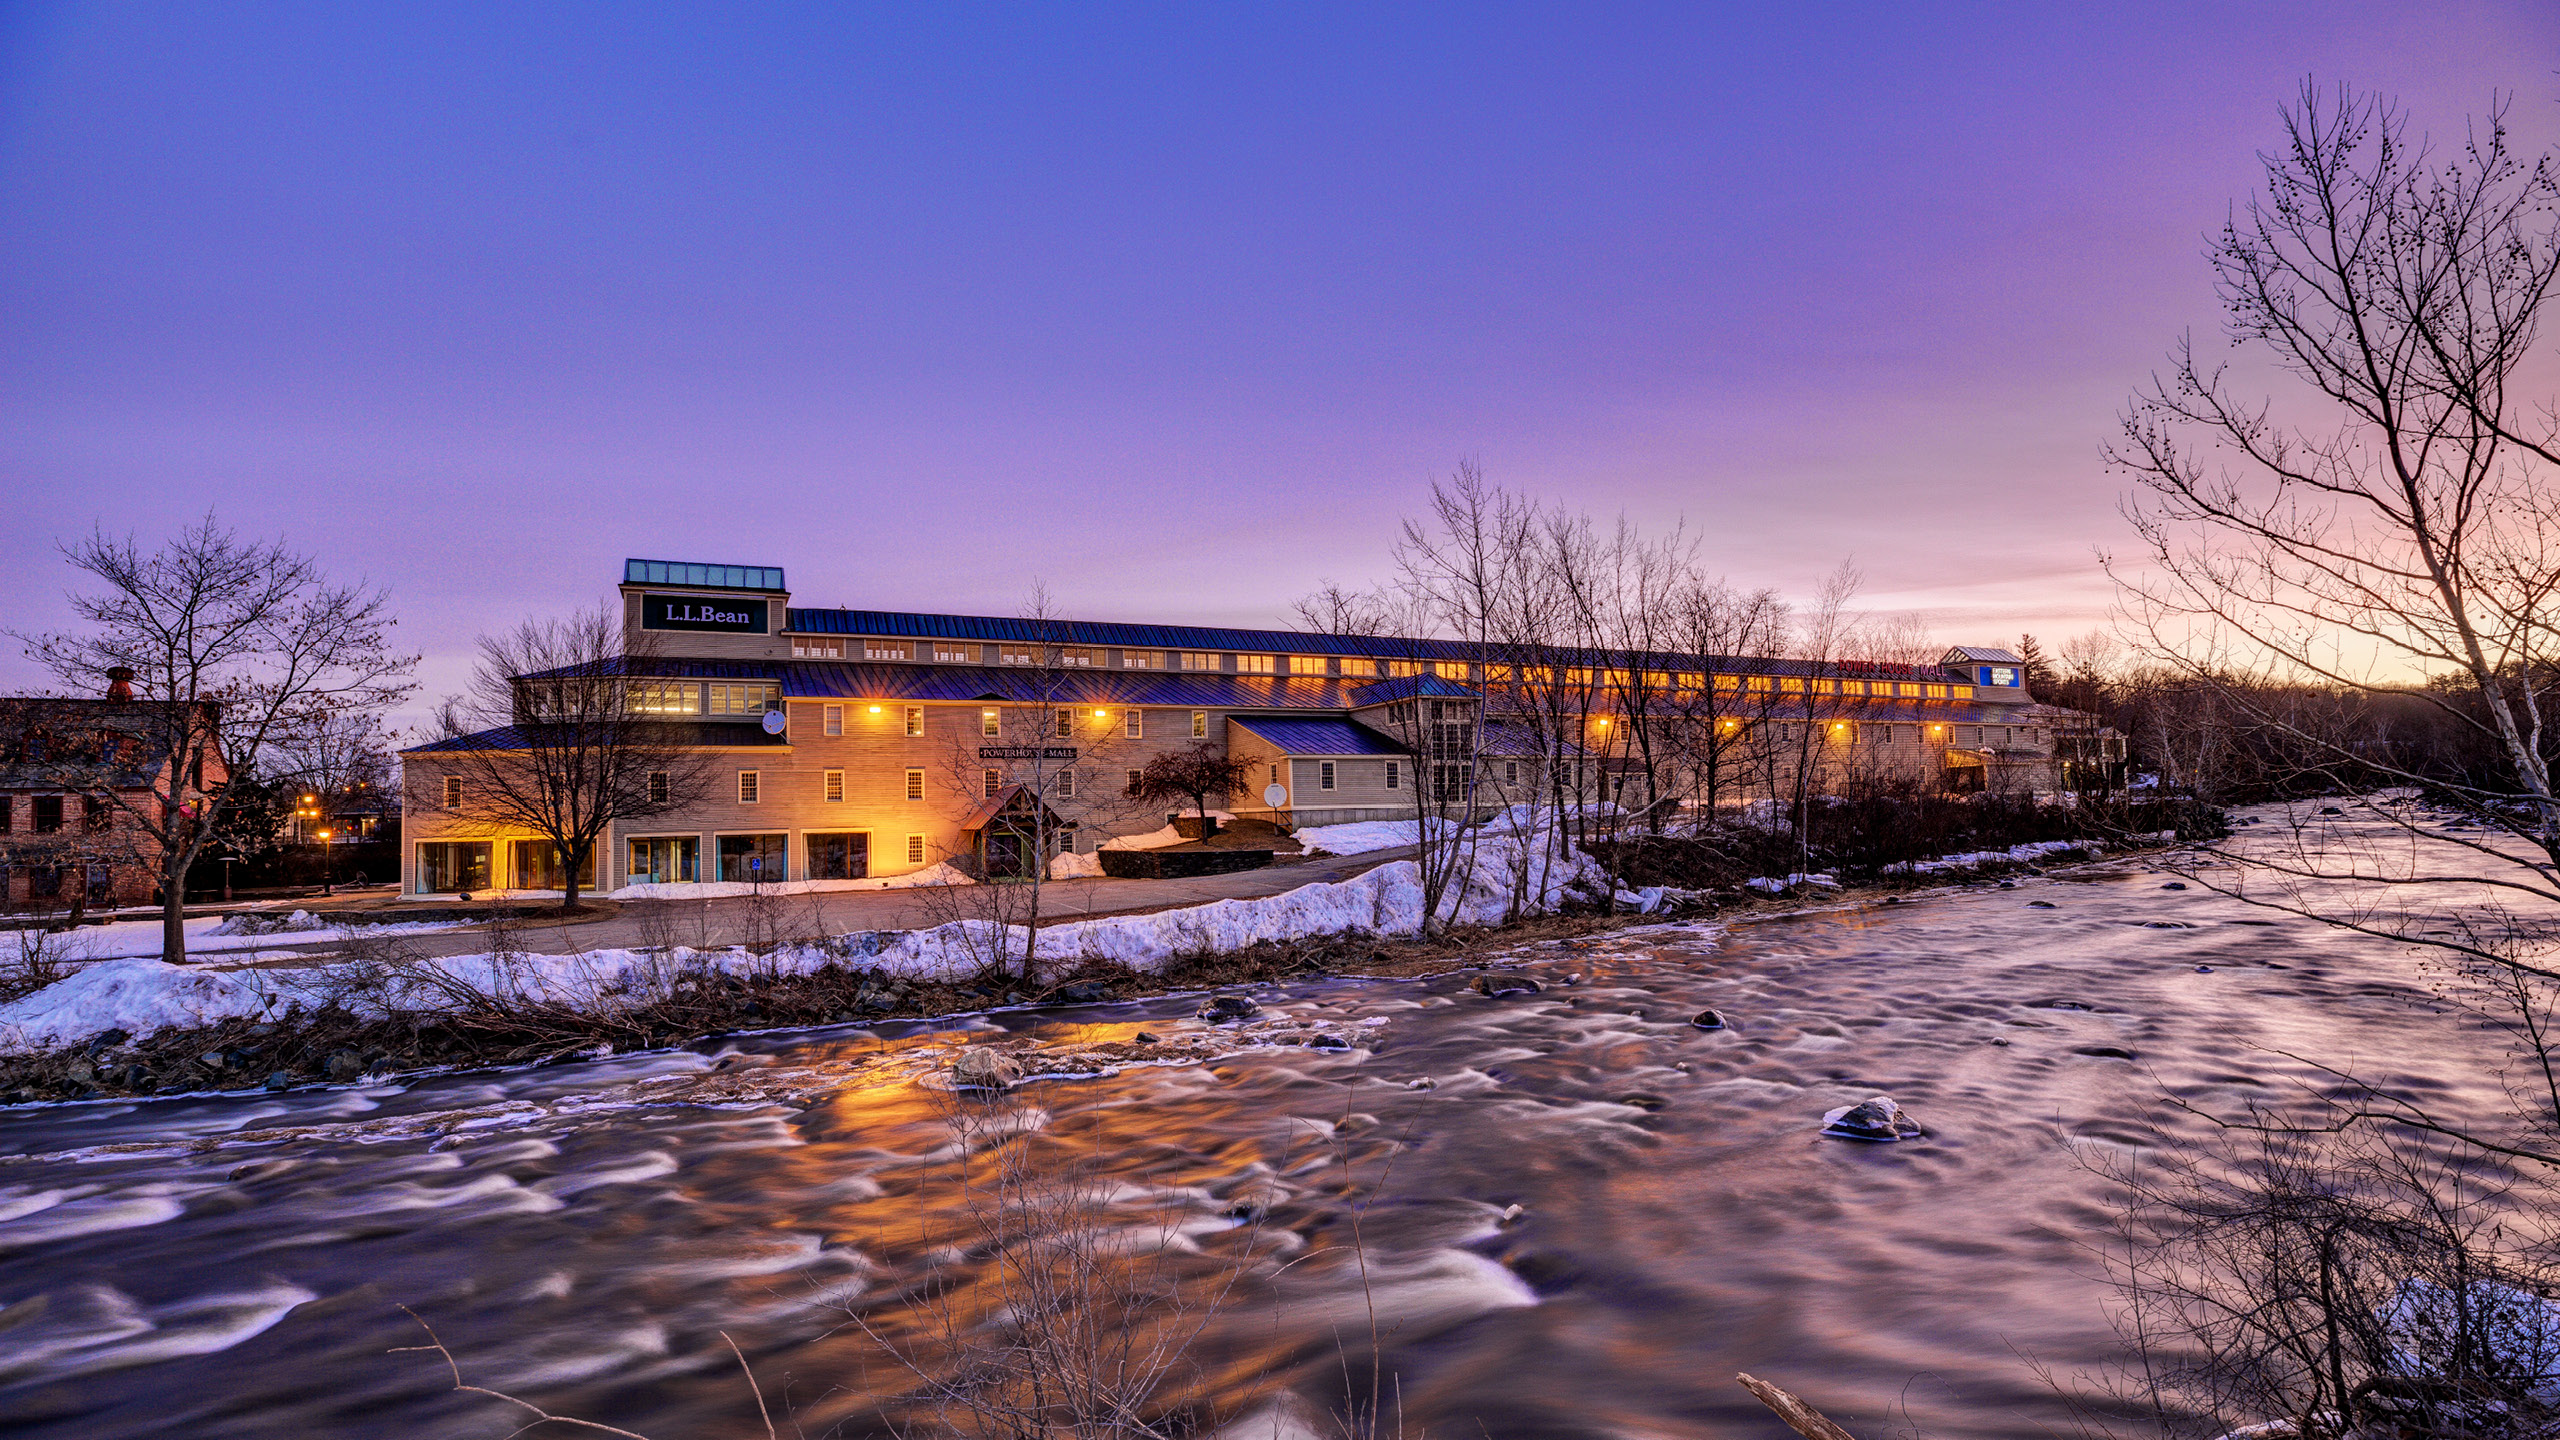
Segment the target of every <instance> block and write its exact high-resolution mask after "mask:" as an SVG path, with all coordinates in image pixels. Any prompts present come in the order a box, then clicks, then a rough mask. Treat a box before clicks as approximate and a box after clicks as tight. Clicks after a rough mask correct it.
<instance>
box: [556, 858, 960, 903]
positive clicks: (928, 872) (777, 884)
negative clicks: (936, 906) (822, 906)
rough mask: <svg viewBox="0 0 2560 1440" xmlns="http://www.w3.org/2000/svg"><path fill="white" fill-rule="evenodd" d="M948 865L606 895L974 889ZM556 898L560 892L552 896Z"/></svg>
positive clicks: (673, 885)
mask: <svg viewBox="0 0 2560 1440" xmlns="http://www.w3.org/2000/svg"><path fill="white" fill-rule="evenodd" d="M977 883H978V882H977V881H975V880H972V879H970V878H969V877H968V876H967V875H964V874H962V873H961V872H960V871H958V870H956V869H954V868H952V866H951V864H950V863H949V862H948V861H944V862H941V863H938V864H933V865H928V866H926V867H925V868H923V869H922V870H914V871H910V872H908V873H907V874H904V875H884V876H881V877H879V878H877V879H870V880H770V881H767V882H765V883H764V884H762V885H751V884H748V883H747V882H746V881H744V880H671V881H662V882H660V883H658V884H655V885H649V884H641V885H625V886H623V887H622V888H621V889H619V890H613V891H608V892H606V894H605V897H604V898H606V899H607V900H735V899H738V898H739V897H741V896H745V895H826V894H833V893H834V892H836V891H839V890H911V889H914V888H915V887H917V886H919V885H975V884H977ZM552 893H554V894H557V893H559V892H557V891H554V892H552Z"/></svg>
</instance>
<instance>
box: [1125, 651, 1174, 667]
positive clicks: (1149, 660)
mask: <svg viewBox="0 0 2560 1440" xmlns="http://www.w3.org/2000/svg"><path fill="white" fill-rule="evenodd" d="M1120 668H1121V669H1123V670H1161V669H1163V668H1164V652H1163V651H1161V650H1123V651H1121V652H1120Z"/></svg>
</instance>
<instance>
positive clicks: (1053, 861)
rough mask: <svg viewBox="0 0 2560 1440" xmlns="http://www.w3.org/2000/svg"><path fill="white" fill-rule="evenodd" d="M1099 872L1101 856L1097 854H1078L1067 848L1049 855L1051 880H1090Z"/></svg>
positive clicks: (1100, 871)
mask: <svg viewBox="0 0 2560 1440" xmlns="http://www.w3.org/2000/svg"><path fill="white" fill-rule="evenodd" d="M1101 873H1102V857H1101V856H1099V855H1078V854H1077V853H1075V852H1074V851H1072V850H1068V851H1064V852H1061V853H1059V854H1056V855H1052V856H1050V857H1049V878H1050V879H1052V880H1090V879H1092V878H1094V877H1095V876H1097V875H1100V874H1101Z"/></svg>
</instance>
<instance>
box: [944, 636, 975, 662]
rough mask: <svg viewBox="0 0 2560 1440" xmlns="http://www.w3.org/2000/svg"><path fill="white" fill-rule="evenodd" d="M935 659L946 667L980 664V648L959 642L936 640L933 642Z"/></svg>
mask: <svg viewBox="0 0 2560 1440" xmlns="http://www.w3.org/2000/svg"><path fill="white" fill-rule="evenodd" d="M933 658H934V659H935V660H936V661H939V662H940V663H942V664H945V665H975V664H977V663H978V647H977V646H975V645H964V644H962V643H961V642H959V641H957V640H936V641H934V642H933Z"/></svg>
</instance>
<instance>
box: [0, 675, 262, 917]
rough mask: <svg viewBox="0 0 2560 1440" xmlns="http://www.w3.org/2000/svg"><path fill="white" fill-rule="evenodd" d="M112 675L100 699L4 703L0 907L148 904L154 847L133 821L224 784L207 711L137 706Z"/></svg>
mask: <svg viewBox="0 0 2560 1440" xmlns="http://www.w3.org/2000/svg"><path fill="white" fill-rule="evenodd" d="M111 673H112V675H113V679H112V681H111V684H110V687H109V689H108V692H107V693H106V694H105V695H104V696H101V697H99V698H97V699H62V698H55V697H49V696H14V697H7V698H0V908H5V909H6V910H8V911H12V912H15V911H24V910H39V911H41V910H67V909H72V908H75V907H91V908H103V907H109V906H126V905H147V904H150V903H152V902H153V901H154V900H155V899H156V898H157V897H158V895H159V885H160V863H159V860H160V847H159V843H158V841H157V840H156V839H155V838H154V837H153V836H152V834H151V833H150V832H149V831H148V830H147V829H146V828H145V827H144V826H143V825H142V824H141V823H140V822H139V821H138V820H137V819H136V818H135V811H137V810H138V811H140V812H141V813H143V814H148V815H161V814H165V813H167V807H171V806H184V805H188V804H192V803H195V802H198V801H200V800H202V799H203V797H204V795H205V793H206V787H207V786H213V787H219V786H220V785H222V783H223V780H224V776H225V774H226V773H227V772H226V771H225V770H224V768H223V763H222V759H221V756H220V754H219V752H218V751H217V750H216V749H215V748H214V746H213V745H212V743H211V740H212V723H213V721H214V719H215V718H216V716H215V713H214V711H213V710H212V708H211V707H210V706H193V707H182V706H178V705H174V704H171V703H169V702H163V701H151V700H136V699H134V698H133V692H132V688H131V679H132V677H131V674H130V673H129V672H111ZM173 755H177V756H183V757H185V758H184V759H183V760H181V761H177V762H173V761H172V760H171V758H170V757H171V756H173Z"/></svg>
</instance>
